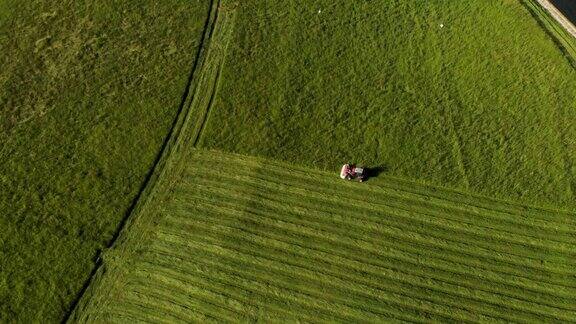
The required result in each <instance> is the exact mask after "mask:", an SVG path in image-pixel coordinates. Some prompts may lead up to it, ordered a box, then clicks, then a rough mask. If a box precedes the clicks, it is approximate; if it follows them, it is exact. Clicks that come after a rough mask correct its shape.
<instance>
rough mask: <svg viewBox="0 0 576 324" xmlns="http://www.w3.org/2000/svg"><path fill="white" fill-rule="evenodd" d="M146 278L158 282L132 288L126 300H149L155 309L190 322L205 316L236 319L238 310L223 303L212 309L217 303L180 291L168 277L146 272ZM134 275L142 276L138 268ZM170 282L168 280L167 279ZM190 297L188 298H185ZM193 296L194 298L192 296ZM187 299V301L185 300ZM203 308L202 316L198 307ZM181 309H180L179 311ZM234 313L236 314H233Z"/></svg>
mask: <svg viewBox="0 0 576 324" xmlns="http://www.w3.org/2000/svg"><path fill="white" fill-rule="evenodd" d="M144 275H145V276H146V280H147V281H149V280H151V279H155V280H156V282H155V284H154V286H153V287H149V286H147V285H145V284H144V285H142V284H141V285H139V286H138V287H136V289H135V290H132V291H131V292H130V294H129V296H128V297H127V298H126V300H130V301H132V302H134V303H136V302H139V301H141V300H147V301H149V304H150V305H152V306H153V307H154V308H153V309H161V310H164V312H165V313H167V314H171V315H172V316H173V317H174V318H177V319H178V320H180V321H182V322H184V323H189V322H191V321H199V320H203V319H204V318H205V317H208V318H212V319H213V320H214V321H216V322H219V323H221V322H223V321H227V322H231V321H233V319H234V315H236V312H234V311H232V310H230V309H227V308H224V307H222V306H221V305H219V307H218V308H217V310H212V311H211V309H215V308H216V307H217V305H216V304H212V303H211V302H209V301H206V300H203V299H202V298H199V297H198V295H194V294H191V293H188V294H185V293H182V292H181V291H180V289H181V287H179V286H177V285H170V282H171V281H172V280H171V278H168V277H160V276H157V275H156V274H155V273H150V272H146V273H145V274H144ZM134 276H135V277H138V276H142V274H141V273H140V272H139V271H138V269H137V270H136V271H135V272H134ZM167 280H168V281H169V282H166V281H167ZM185 297H188V298H185ZM190 297H193V298H190ZM183 300H185V301H186V302H184V301H183ZM198 308H201V309H202V314H201V315H202V316H198V315H199V314H200V313H201V312H200V311H198V310H197V309H198ZM177 310H180V311H177ZM231 314H234V315H231Z"/></svg>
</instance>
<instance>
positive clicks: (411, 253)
mask: <svg viewBox="0 0 576 324" xmlns="http://www.w3.org/2000/svg"><path fill="white" fill-rule="evenodd" d="M207 215H210V213H207ZM196 222H197V221H196ZM207 222H208V223H211V224H212V223H213V222H211V221H207ZM181 224H183V223H181ZM216 225H218V224H216ZM234 228H236V227H234ZM240 230H242V231H246V230H245V229H243V228H242V229H240ZM258 234H260V235H264V236H266V235H272V234H273V232H270V231H268V232H266V233H265V234H263V233H258ZM275 237H276V236H275ZM311 239H312V238H311ZM314 240H320V241H326V240H327V239H326V238H325V237H322V236H316V237H314ZM341 240H347V239H346V238H342V239H341ZM320 241H318V242H320ZM395 241H396V242H402V240H401V239H396V240H395ZM314 242H316V241H314ZM353 243H355V244H359V243H362V245H363V246H364V247H362V246H360V247H358V246H354V245H350V247H352V248H353V249H360V250H361V251H359V252H361V253H363V254H360V255H364V254H371V255H374V256H375V257H378V256H385V257H392V258H395V259H396V258H397V257H398V254H399V253H400V254H402V255H405V257H406V260H408V261H411V262H415V261H418V260H419V259H420V258H423V257H427V255H424V256H422V254H420V253H418V252H417V251H418V250H416V249H410V248H408V247H406V246H405V245H404V244H401V245H400V246H399V245H381V244H379V246H378V249H375V247H374V244H371V243H369V242H364V241H362V240H360V239H356V238H352V242H351V243H350V244H353ZM318 244H319V243H318ZM326 245H328V246H339V245H342V244H340V243H339V242H338V240H329V242H328V243H327V244H326ZM345 246H346V245H345ZM345 246H343V247H345ZM366 249H368V250H366ZM323 251H330V249H328V250H326V249H324V250H323ZM387 251H390V252H387ZM391 252H394V253H391ZM332 253H333V254H334V252H332ZM416 256H418V257H416ZM356 257H357V256H353V257H352V258H356ZM433 257H434V258H435V259H432V260H430V261H428V262H430V263H431V264H445V268H443V269H453V268H454V266H457V267H458V268H461V266H464V265H465V264H464V263H462V262H463V260H461V259H454V260H450V259H448V260H450V261H448V260H444V259H438V257H437V255H433ZM360 261H362V262H364V263H365V264H370V263H371V262H376V261H370V260H360ZM470 261H474V260H470ZM481 264H482V263H479V264H477V265H476V264H475V265H476V266H480V265H481ZM414 266H416V267H418V266H419V267H422V266H423V265H421V264H418V263H415V264H414ZM436 266H438V265H436ZM465 268H466V267H464V269H465ZM431 270H434V268H432V269H431ZM486 270H487V271H484V272H483V278H484V279H485V278H488V277H486V276H487V275H488V274H492V273H493V275H494V277H493V279H497V278H498V277H500V276H501V275H505V276H507V277H513V278H515V279H516V280H517V279H521V282H523V289H530V286H525V285H526V284H527V283H532V284H533V283H534V282H538V287H539V288H540V289H541V288H542V286H543V285H548V284H547V283H543V282H541V280H538V278H530V277H525V276H521V275H517V274H516V273H506V272H500V271H496V270H489V269H486ZM453 271H454V270H451V271H450V272H451V273H452V272H453ZM473 275H474V276H475V277H477V276H478V274H474V273H473ZM508 280H510V278H508ZM566 290H567V288H566V287H564V286H561V285H560V286H559V285H551V286H550V287H548V288H547V290H539V291H538V293H540V294H542V293H546V292H547V293H551V294H552V295H553V296H556V295H557V294H558V293H559V292H564V293H566V294H567V296H573V295H574V294H573V293H572V292H566ZM571 298H573V297H571Z"/></svg>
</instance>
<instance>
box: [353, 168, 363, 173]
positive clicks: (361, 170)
mask: <svg viewBox="0 0 576 324" xmlns="http://www.w3.org/2000/svg"><path fill="white" fill-rule="evenodd" d="M354 173H355V174H362V173H364V168H354Z"/></svg>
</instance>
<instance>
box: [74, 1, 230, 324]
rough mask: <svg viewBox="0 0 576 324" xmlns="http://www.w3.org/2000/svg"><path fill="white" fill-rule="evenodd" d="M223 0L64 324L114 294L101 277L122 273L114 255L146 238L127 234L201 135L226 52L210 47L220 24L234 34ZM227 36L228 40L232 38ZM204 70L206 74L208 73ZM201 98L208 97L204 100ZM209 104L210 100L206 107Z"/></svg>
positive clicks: (213, 7)
mask: <svg viewBox="0 0 576 324" xmlns="http://www.w3.org/2000/svg"><path fill="white" fill-rule="evenodd" d="M223 1H224V2H226V0H212V1H211V2H210V5H209V12H208V15H207V18H206V22H205V26H204V30H203V32H202V38H201V43H200V46H199V48H198V52H197V55H196V58H195V61H194V64H193V67H192V71H191V73H190V76H189V78H188V83H187V87H186V89H185V91H184V94H183V96H182V102H181V104H180V107H179V111H178V114H177V117H176V118H175V120H174V122H173V125H172V128H171V130H170V132H169V135H168V136H167V139H166V140H165V142H164V143H163V146H162V148H161V152H160V154H159V156H158V157H157V159H156V161H155V163H154V166H153V167H152V169H151V171H150V172H149V174H148V175H147V177H146V179H145V182H144V185H143V187H142V188H141V190H140V192H139V193H138V195H137V197H136V198H135V200H134V202H133V204H132V206H131V207H130V208H129V212H128V213H127V215H126V217H125V218H124V219H123V221H122V222H121V224H120V226H119V230H118V232H117V233H116V235H115V236H114V238H113V240H112V243H111V244H110V248H109V250H108V251H106V252H104V253H103V254H102V256H101V258H99V259H98V261H97V263H96V267H95V268H94V270H93V272H92V274H91V276H90V278H89V279H88V281H87V282H86V284H85V285H84V287H83V289H82V291H81V292H80V294H79V297H78V298H77V300H76V301H75V302H74V303H73V305H72V311H71V312H70V313H69V314H68V315H67V316H66V317H65V318H64V320H63V322H78V321H84V322H85V321H87V320H88V319H89V318H88V317H89V315H90V314H89V313H88V314H87V316H84V315H86V313H83V311H84V310H85V309H86V307H88V306H89V305H88V303H91V304H106V303H107V298H106V297H107V296H108V294H106V293H105V294H104V296H102V294H101V293H100V294H98V295H95V294H93V293H94V292H95V291H97V290H102V287H106V288H108V289H109V290H110V291H111V290H113V287H114V286H115V285H114V283H115V282H116V281H117V280H115V279H117V278H116V277H115V278H104V277H110V276H109V275H105V273H106V272H111V273H114V274H116V275H118V274H119V273H121V272H120V271H114V270H117V269H114V268H117V267H118V264H117V263H118V262H117V261H118V260H119V259H120V258H119V257H117V256H116V255H119V254H121V252H124V253H127V252H129V251H126V249H125V248H126V247H128V246H130V247H132V246H134V247H137V246H138V244H126V241H130V240H136V242H135V243H137V242H138V241H139V240H140V239H142V237H144V236H145V234H146V232H147V231H141V232H142V233H143V235H141V236H138V237H134V235H133V233H135V232H138V231H130V230H129V229H130V228H132V227H135V226H145V225H146V224H147V223H148V222H147V221H150V220H144V221H143V220H140V219H139V218H142V215H143V214H151V213H152V211H153V209H154V206H152V201H153V200H156V199H160V198H161V196H162V194H163V193H164V192H165V191H166V190H163V189H167V188H169V187H170V186H171V184H172V183H173V182H174V178H175V177H176V175H177V174H179V172H178V171H179V169H181V168H179V162H180V161H179V159H178V156H179V155H180V154H182V153H183V152H185V151H187V150H188V149H189V147H188V146H187V144H189V143H190V142H192V143H195V142H197V137H198V135H199V132H198V130H197V127H196V128H194V127H193V126H194V125H191V124H193V123H194V120H195V119H194V118H196V119H201V120H203V119H204V118H202V117H200V118H199V117H198V116H195V115H196V114H197V112H196V111H195V108H199V107H198V100H199V99H198V98H200V104H202V102H201V100H202V95H203V93H202V90H203V89H202V88H203V87H206V86H208V87H209V88H213V89H212V92H213V93H212V95H210V98H212V97H213V96H214V92H215V91H216V90H215V89H214V88H215V87H216V83H215V81H213V80H211V79H213V77H211V76H210V75H208V76H207V74H210V72H212V74H213V73H214V71H213V70H214V66H216V70H217V71H218V70H219V65H220V64H221V63H222V62H223V56H224V55H225V49H226V45H227V42H223V43H224V46H221V47H219V48H218V49H219V50H220V53H218V52H216V53H215V54H217V55H216V56H217V57H216V58H211V57H210V56H211V55H212V56H214V54H213V53H212V47H214V46H215V45H214V44H213V43H214V40H213V39H214V38H218V37H219V36H220V35H218V34H217V33H218V32H220V30H219V28H218V26H219V25H221V24H220V22H219V20H223V21H225V22H227V24H225V25H226V26H228V27H229V28H228V30H227V31H228V32H229V34H230V30H231V29H232V28H231V27H230V26H232V24H231V23H230V22H231V21H232V19H220V18H219V15H218V14H219V11H220V9H221V8H222V2H223ZM231 9H232V10H226V11H227V15H226V16H227V17H226V18H230V17H234V15H233V13H234V10H233V9H234V8H233V7H232V8H231ZM229 34H228V36H230V35H229ZM221 38H222V37H221ZM217 40H218V39H217ZM218 54H219V55H218ZM207 66H208V67H211V66H212V68H207ZM206 70H208V73H207V71H206ZM217 75H218V74H217ZM216 81H217V80H216ZM210 82H212V84H208V85H206V83H210ZM204 97H206V96H205V95H204ZM211 102H212V100H210V102H209V103H211ZM207 111H208V109H204V110H203V111H201V112H200V113H204V114H205V113H207ZM191 126H192V127H191ZM130 233H132V234H130ZM108 268H110V269H108ZM112 269H114V270H112ZM110 270H111V271H110ZM103 281H107V284H104V283H103ZM96 286H98V287H99V289H96V288H95V287H96ZM98 297H100V298H98Z"/></svg>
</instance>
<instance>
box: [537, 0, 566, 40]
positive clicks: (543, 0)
mask: <svg viewBox="0 0 576 324" xmlns="http://www.w3.org/2000/svg"><path fill="white" fill-rule="evenodd" d="M532 1H537V2H538V3H539V4H540V5H541V6H542V7H543V8H544V9H546V11H548V13H550V15H551V16H552V17H553V18H554V19H556V21H557V22H558V23H559V24H560V25H561V26H562V27H564V29H566V31H567V32H569V33H570V34H571V35H572V36H574V37H575V38H576V26H574V24H572V22H571V21H570V20H569V19H568V18H566V16H564V14H563V13H562V12H560V10H558V8H556V6H554V5H553V4H552V3H551V2H550V1H549V0H532Z"/></svg>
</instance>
